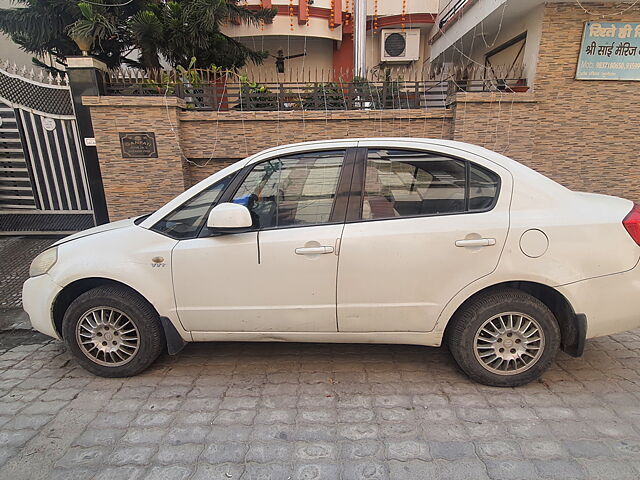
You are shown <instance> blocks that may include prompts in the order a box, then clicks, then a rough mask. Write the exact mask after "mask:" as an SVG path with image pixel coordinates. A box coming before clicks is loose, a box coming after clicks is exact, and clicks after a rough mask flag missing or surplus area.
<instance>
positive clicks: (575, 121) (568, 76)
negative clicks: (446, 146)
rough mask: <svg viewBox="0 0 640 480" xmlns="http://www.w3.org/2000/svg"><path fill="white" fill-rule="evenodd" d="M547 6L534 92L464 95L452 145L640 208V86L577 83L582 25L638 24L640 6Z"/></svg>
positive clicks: (458, 104)
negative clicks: (472, 147) (471, 147)
mask: <svg viewBox="0 0 640 480" xmlns="http://www.w3.org/2000/svg"><path fill="white" fill-rule="evenodd" d="M585 5H586V8H587V9H588V10H589V11H591V12H593V13H595V14H596V16H591V15H588V14H587V13H585V12H584V10H583V9H581V8H580V6H579V5H578V4H577V3H576V2H566V3H549V4H547V5H546V7H545V11H544V19H543V28H542V39H541V44H540V53H539V58H538V65H537V70H536V80H535V84H534V85H533V92H528V93H526V94H522V93H518V94H512V93H507V94H486V93H485V94H483V93H481V94H477V93H471V94H468V93H467V94H460V93H458V94H457V95H456V98H455V100H454V112H455V115H454V137H453V138H454V139H455V140H461V141H464V142H470V143H475V144H478V145H482V146H484V147H486V148H489V149H491V150H495V151H497V152H499V153H502V154H504V155H507V156H509V157H512V158H514V159H515V160H518V161H520V162H522V163H524V164H525V165H527V166H529V167H531V168H533V169H535V170H537V171H539V172H540V173H542V174H544V175H546V176H548V177H550V178H552V179H554V180H556V181H557V182H559V183H562V184H563V185H566V186H567V187H569V188H571V189H574V190H581V191H589V192H595V193H604V194H608V195H616V196H621V197H625V198H629V199H631V200H634V201H636V202H640V155H639V154H638V153H637V151H638V132H637V130H638V125H640V82H630V81H624V82H619V81H594V80H589V81H586V80H576V79H575V72H576V66H577V62H578V55H579V51H580V44H581V40H582V32H583V28H584V22H586V21H590V20H591V21H597V20H599V19H601V17H600V16H601V15H605V17H606V20H605V21H615V22H627V21H628V22H640V5H637V6H635V7H634V8H632V9H630V10H628V11H627V12H625V13H624V14H623V15H618V16H612V14H614V13H616V12H620V11H621V10H624V9H625V8H626V7H628V6H629V5H625V4H622V7H621V6H620V5H619V4H617V3H609V4H594V3H585Z"/></svg>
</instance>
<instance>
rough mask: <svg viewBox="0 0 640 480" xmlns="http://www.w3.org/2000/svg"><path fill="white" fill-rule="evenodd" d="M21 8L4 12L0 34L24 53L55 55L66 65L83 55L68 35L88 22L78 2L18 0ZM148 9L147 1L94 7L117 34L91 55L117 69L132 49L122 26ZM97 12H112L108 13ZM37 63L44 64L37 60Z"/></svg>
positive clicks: (15, 0) (99, 43)
mask: <svg viewBox="0 0 640 480" xmlns="http://www.w3.org/2000/svg"><path fill="white" fill-rule="evenodd" d="M14 4H16V5H17V6H18V8H7V9H2V10H0V31H1V32H3V33H5V34H7V35H8V36H9V37H10V38H11V39H12V40H13V41H14V42H15V43H16V44H18V45H19V46H20V47H21V48H22V49H23V50H24V51H26V52H27V53H31V54H33V55H37V56H44V55H47V54H49V55H51V56H52V57H53V58H54V59H55V60H56V61H57V62H59V63H60V64H62V65H64V64H65V62H66V58H67V57H69V56H75V55H81V53H82V52H81V51H80V48H79V47H78V45H76V43H75V42H74V41H73V40H72V39H71V37H70V36H69V35H68V32H69V29H70V28H71V26H72V25H73V24H74V23H76V22H78V21H81V20H88V19H87V18H86V17H85V16H84V15H83V12H82V9H81V7H80V6H79V5H78V2H77V1H73V0H14ZM145 5H146V1H145V0H133V1H132V2H130V3H128V4H127V5H125V6H123V7H117V8H107V7H93V6H92V7H93V11H94V13H96V14H97V13H100V14H103V16H105V18H107V19H108V20H109V23H110V24H111V25H112V26H113V27H114V30H115V31H114V33H113V35H110V36H105V37H104V38H101V39H100V41H99V42H97V43H94V45H93V47H92V49H91V54H92V55H94V56H96V57H97V58H98V59H100V60H102V61H103V62H105V63H106V64H107V66H109V67H110V68H114V67H117V66H118V65H120V63H121V62H122V57H123V55H124V54H125V53H126V51H127V50H128V48H129V46H128V45H127V44H126V42H124V41H123V38H122V35H123V34H124V33H125V32H123V31H122V28H121V26H122V25H126V21H127V20H128V18H130V17H131V15H133V14H134V13H135V12H136V11H139V10H140V9H141V8H143V7H144V6H145ZM97 9H103V10H108V12H104V13H103V12H102V11H98V10H97ZM34 63H36V64H40V62H39V61H38V60H37V59H34Z"/></svg>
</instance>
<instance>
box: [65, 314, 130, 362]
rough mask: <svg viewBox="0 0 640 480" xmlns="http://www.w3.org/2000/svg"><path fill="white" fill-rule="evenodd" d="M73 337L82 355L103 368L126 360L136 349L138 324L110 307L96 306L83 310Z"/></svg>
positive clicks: (127, 360) (128, 360) (128, 359)
mask: <svg viewBox="0 0 640 480" xmlns="http://www.w3.org/2000/svg"><path fill="white" fill-rule="evenodd" d="M76 340H77V342H78V346H79V347H80V350H81V351H82V353H83V354H84V355H85V356H86V357H88V358H89V359H90V360H91V361H92V362H94V363H97V364H98V365H103V366H106V367H118V366H121V365H124V364H126V363H128V362H130V361H131V360H132V359H133V358H134V357H135V355H136V353H138V350H139V349H140V332H139V331H138V327H137V326H136V324H135V323H134V322H133V321H132V320H131V319H130V318H129V317H128V316H127V315H125V314H124V313H123V312H121V311H120V310H118V309H115V308H112V307H96V308H92V309H91V310H89V311H87V312H85V313H84V314H83V315H82V316H81V317H80V321H79V322H78V323H77V325H76Z"/></svg>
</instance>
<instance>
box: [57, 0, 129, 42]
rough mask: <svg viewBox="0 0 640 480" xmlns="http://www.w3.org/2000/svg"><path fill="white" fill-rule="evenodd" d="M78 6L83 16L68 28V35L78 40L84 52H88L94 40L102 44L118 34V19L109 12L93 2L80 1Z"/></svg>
mask: <svg viewBox="0 0 640 480" xmlns="http://www.w3.org/2000/svg"><path fill="white" fill-rule="evenodd" d="M78 8H79V9H80V13H81V14H82V18H80V19H79V20H76V21H75V22H73V23H72V24H71V25H69V27H68V28H67V33H68V35H69V36H70V37H71V38H72V39H73V40H74V41H75V42H76V44H77V45H78V47H80V50H82V53H83V54H87V53H88V51H89V50H90V49H91V46H92V45H93V44H94V42H98V44H99V45H100V44H101V43H102V41H103V40H108V39H110V38H112V37H113V36H114V35H115V34H116V26H115V24H114V22H115V21H116V20H117V19H116V18H114V17H113V16H112V15H110V14H109V13H107V12H102V11H101V10H99V9H98V8H96V7H94V6H93V4H89V3H85V2H80V3H78Z"/></svg>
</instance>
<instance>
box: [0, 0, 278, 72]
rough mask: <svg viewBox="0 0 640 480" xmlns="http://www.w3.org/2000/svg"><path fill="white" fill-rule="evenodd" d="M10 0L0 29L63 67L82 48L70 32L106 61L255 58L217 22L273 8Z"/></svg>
mask: <svg viewBox="0 0 640 480" xmlns="http://www.w3.org/2000/svg"><path fill="white" fill-rule="evenodd" d="M13 1H14V3H15V4H17V5H18V6H20V8H9V9H2V10H0V31H1V32H3V33H5V34H7V35H9V36H10V37H11V39H12V40H13V41H14V42H15V43H17V44H18V45H19V46H20V47H21V48H22V49H23V50H25V51H26V52H28V53H32V54H34V55H38V56H42V55H46V54H50V55H52V56H53V58H54V59H55V60H56V61H57V62H59V63H60V64H62V65H64V64H65V62H66V58H67V57H68V56H75V55H81V53H82V52H81V51H80V48H79V47H78V45H77V44H76V42H74V40H73V39H72V37H76V38H80V37H85V38H89V37H91V39H92V46H91V49H90V53H91V55H93V56H95V57H97V58H98V59H100V60H102V61H103V62H105V63H106V64H107V66H108V67H110V68H116V67H118V66H119V65H120V64H122V63H123V62H126V63H136V62H131V61H129V60H128V59H127V58H125V57H126V55H127V54H128V53H130V52H131V51H132V50H133V49H138V50H139V51H140V59H139V66H141V67H143V68H145V69H148V70H156V69H158V68H159V67H160V64H161V57H164V58H166V59H167V61H168V62H169V63H170V64H171V65H172V66H174V67H175V66H177V65H188V64H189V63H190V61H191V59H192V58H196V64H195V66H196V67H200V68H207V67H209V66H211V65H217V66H222V67H227V68H233V67H240V66H242V65H244V64H245V63H246V62H247V61H248V60H251V61H253V62H256V63H260V62H261V61H262V60H263V59H264V58H266V56H267V54H266V53H265V52H256V51H253V50H251V49H250V48H248V47H246V46H245V45H243V44H242V43H240V42H238V41H237V40H235V39H233V38H230V37H228V36H227V35H224V34H223V33H222V32H221V27H222V26H223V25H224V24H225V23H227V22H234V23H241V22H244V23H248V24H251V25H255V26H258V25H260V23H261V22H263V21H264V22H268V21H270V20H271V19H272V18H273V17H274V16H275V14H276V9H258V10H251V9H249V8H247V7H244V6H242V5H240V3H239V2H240V0H171V1H167V0H131V1H128V2H127V1H124V0H92V1H90V2H89V1H88V0H87V1H85V2H82V1H80V2H79V1H78V0H13ZM34 62H35V63H40V62H38V61H37V59H35V58H34Z"/></svg>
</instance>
